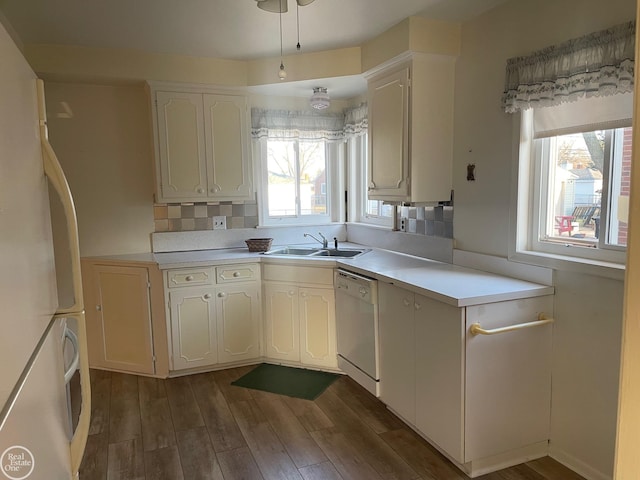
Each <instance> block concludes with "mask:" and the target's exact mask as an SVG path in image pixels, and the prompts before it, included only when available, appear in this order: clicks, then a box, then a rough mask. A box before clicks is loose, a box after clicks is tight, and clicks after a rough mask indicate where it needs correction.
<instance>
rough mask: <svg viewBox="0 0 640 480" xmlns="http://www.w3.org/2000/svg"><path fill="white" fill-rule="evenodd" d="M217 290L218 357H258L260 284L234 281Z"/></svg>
mask: <svg viewBox="0 0 640 480" xmlns="http://www.w3.org/2000/svg"><path fill="white" fill-rule="evenodd" d="M217 292H218V293H217V294H216V316H217V326H218V361H219V362H220V363H225V362H235V361H239V360H248V359H251V358H257V357H259V356H260V311H259V305H260V299H259V295H258V286H256V285H251V286H247V285H241V286H238V285H232V286H226V287H225V288H222V289H218V290H217Z"/></svg>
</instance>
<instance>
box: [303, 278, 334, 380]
mask: <svg viewBox="0 0 640 480" xmlns="http://www.w3.org/2000/svg"><path fill="white" fill-rule="evenodd" d="M299 308H300V310H299V311H300V361H301V362H302V363H303V364H304V365H314V366H317V367H332V368H336V367H337V366H338V363H337V362H338V357H337V347H336V315H335V312H336V306H335V294H334V291H333V288H300V290H299Z"/></svg>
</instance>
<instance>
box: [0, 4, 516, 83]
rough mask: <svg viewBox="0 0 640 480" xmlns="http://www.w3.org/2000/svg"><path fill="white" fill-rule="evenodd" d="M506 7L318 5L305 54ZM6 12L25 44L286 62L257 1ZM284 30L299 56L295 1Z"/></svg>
mask: <svg viewBox="0 0 640 480" xmlns="http://www.w3.org/2000/svg"><path fill="white" fill-rule="evenodd" d="M505 1H506V0H315V1H314V2H313V3H311V4H310V5H307V6H305V7H300V8H299V17H300V43H301V45H302V50H301V51H302V52H313V51H321V50H329V49H334V48H341V47H350V46H357V45H361V44H362V43H364V42H365V41H367V40H370V39H372V38H374V37H375V36H377V35H379V34H380V33H382V32H384V31H385V30H387V29H388V28H390V27H392V26H393V25H395V24H396V23H398V22H400V21H401V20H403V19H404V18H406V17H409V16H412V15H420V16H424V17H428V18H433V19H440V20H448V21H464V20H467V19H469V18H471V17H473V16H475V15H478V14H479V13H481V12H483V11H486V10H488V9H490V8H493V7H494V6H496V5H498V4H501V3H504V2H505ZM0 11H2V13H3V14H4V16H5V17H6V18H7V19H8V20H9V22H10V23H11V26H12V27H13V29H14V30H15V31H16V33H17V34H18V36H19V38H20V39H21V40H22V42H23V43H24V44H62V45H80V46H87V47H106V48H129V49H136V50H141V51H147V52H155V53H172V54H179V55H191V56H203V57H214V58H227V59H238V60H249V59H255V58H260V57H274V56H278V55H279V54H280V36H279V20H280V16H279V15H278V14H276V13H269V12H266V11H263V10H260V9H259V8H257V6H256V1H255V0H0ZM282 27H283V38H284V45H283V48H284V54H285V55H286V54H293V53H295V52H296V48H295V45H296V43H297V33H296V7H295V3H294V0H289V11H288V13H286V14H283V15H282ZM352 81H356V79H352ZM287 83H289V82H287ZM308 87H309V86H308V85H305V86H304V88H305V91H309V89H308ZM335 93H336V92H334V94H335Z"/></svg>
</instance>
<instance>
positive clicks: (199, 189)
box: [196, 187, 204, 193]
mask: <svg viewBox="0 0 640 480" xmlns="http://www.w3.org/2000/svg"><path fill="white" fill-rule="evenodd" d="M196 192H198V193H204V188H202V187H200V188H198V190H196Z"/></svg>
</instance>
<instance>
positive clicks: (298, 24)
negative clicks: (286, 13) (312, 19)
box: [296, 2, 300, 51]
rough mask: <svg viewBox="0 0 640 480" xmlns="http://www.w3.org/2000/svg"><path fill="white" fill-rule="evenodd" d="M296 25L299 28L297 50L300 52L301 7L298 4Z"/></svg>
mask: <svg viewBox="0 0 640 480" xmlns="http://www.w3.org/2000/svg"><path fill="white" fill-rule="evenodd" d="M296 25H297V27H298V44H297V45H296V49H298V51H299V50H300V5H299V4H298V2H296Z"/></svg>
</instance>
